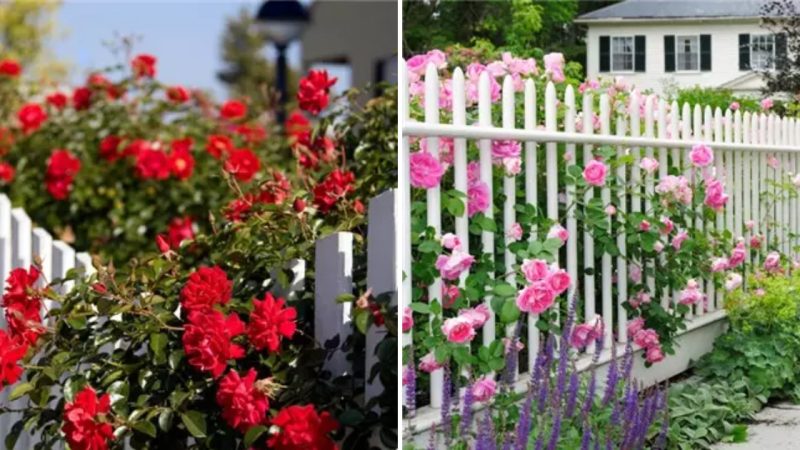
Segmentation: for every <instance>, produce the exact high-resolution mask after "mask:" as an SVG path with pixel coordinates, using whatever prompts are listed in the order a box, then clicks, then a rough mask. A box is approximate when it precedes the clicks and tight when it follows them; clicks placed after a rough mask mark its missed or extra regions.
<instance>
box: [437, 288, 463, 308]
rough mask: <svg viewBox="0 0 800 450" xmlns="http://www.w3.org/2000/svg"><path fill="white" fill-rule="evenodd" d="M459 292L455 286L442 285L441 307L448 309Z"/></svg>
mask: <svg viewBox="0 0 800 450" xmlns="http://www.w3.org/2000/svg"><path fill="white" fill-rule="evenodd" d="M459 295H461V291H460V290H459V289H458V286H457V285H455V284H447V283H442V306H443V307H445V308H450V307H451V306H453V303H455V302H456V300H458V296H459Z"/></svg>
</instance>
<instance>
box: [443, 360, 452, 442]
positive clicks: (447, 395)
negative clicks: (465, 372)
mask: <svg viewBox="0 0 800 450" xmlns="http://www.w3.org/2000/svg"><path fill="white" fill-rule="evenodd" d="M452 389H453V386H452V384H451V383H450V368H449V367H446V366H445V367H444V382H443V383H442V390H443V391H442V429H443V431H444V439H445V442H446V443H448V444H449V443H450V438H451V435H452V433H453V425H452V423H453V421H452V419H451V417H450V408H451V407H452V403H453V391H452Z"/></svg>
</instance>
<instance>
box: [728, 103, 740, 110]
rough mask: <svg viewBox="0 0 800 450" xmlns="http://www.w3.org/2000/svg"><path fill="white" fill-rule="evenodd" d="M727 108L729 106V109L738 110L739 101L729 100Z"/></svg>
mask: <svg viewBox="0 0 800 450" xmlns="http://www.w3.org/2000/svg"><path fill="white" fill-rule="evenodd" d="M728 108H730V110H731V111H738V110H739V102H731V104H730V105H729V106H728Z"/></svg>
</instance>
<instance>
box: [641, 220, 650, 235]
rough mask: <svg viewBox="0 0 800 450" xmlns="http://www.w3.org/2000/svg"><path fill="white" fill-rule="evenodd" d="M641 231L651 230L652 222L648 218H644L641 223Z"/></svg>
mask: <svg viewBox="0 0 800 450" xmlns="http://www.w3.org/2000/svg"><path fill="white" fill-rule="evenodd" d="M639 231H644V232H647V231H650V222H648V221H647V220H642V221H641V222H640V223H639Z"/></svg>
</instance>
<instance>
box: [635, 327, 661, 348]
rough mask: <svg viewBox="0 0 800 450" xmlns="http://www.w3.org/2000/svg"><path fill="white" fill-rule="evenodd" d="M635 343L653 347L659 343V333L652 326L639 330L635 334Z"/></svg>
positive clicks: (640, 345)
mask: <svg viewBox="0 0 800 450" xmlns="http://www.w3.org/2000/svg"><path fill="white" fill-rule="evenodd" d="M633 343H634V344H636V345H638V346H639V347H642V348H648V347H652V346H654V345H658V333H656V330H653V329H652V328H648V329H645V330H639V331H638V332H637V333H636V334H635V335H633Z"/></svg>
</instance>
